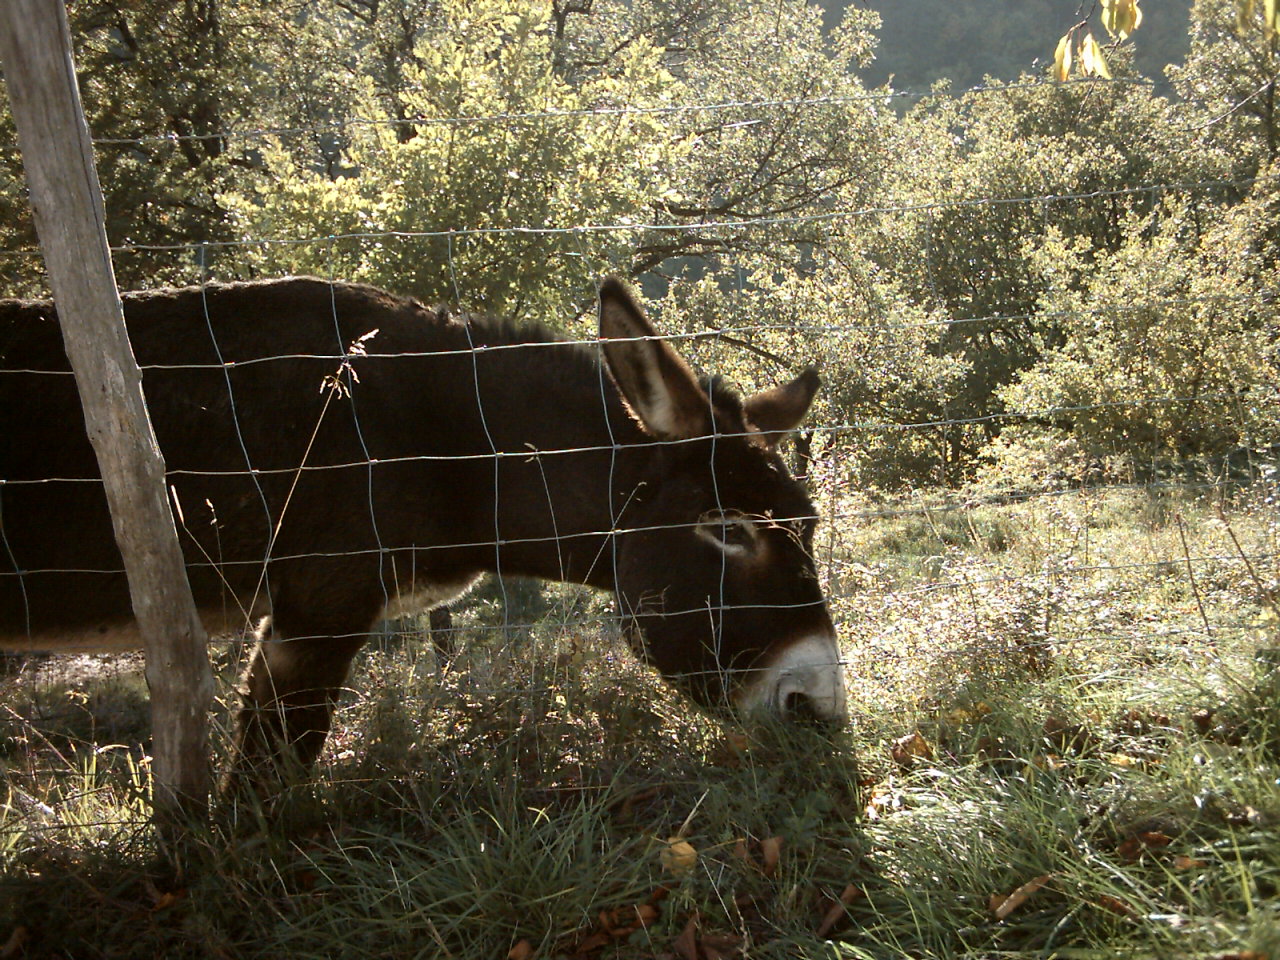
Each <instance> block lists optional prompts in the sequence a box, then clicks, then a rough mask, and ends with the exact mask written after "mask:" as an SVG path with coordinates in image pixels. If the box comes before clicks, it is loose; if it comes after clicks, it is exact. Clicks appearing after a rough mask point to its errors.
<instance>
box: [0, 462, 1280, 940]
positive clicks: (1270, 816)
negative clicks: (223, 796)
mask: <svg viewBox="0 0 1280 960" xmlns="http://www.w3.org/2000/svg"><path fill="white" fill-rule="evenodd" d="M1274 497H1275V495H1274V491H1273V490H1269V489H1267V488H1264V487H1262V486H1260V485H1258V486H1254V487H1249V488H1228V487H1223V486H1219V485H1206V486H1204V487H1202V488H1195V489H1190V490H1188V489H1186V488H1185V487H1182V488H1177V489H1161V488H1153V487H1146V488H1141V489H1129V488H1123V489H1118V488H1111V489H1107V490H1094V491H1081V490H1076V491H1060V492H1055V493H1053V494H1049V495H1041V496H1037V497H1033V498H1030V499H1017V498H1008V497H1003V498H1002V497H998V496H994V495H987V494H985V493H981V492H966V493H965V494H964V495H963V496H960V497H957V496H956V495H951V496H948V497H942V496H937V497H923V496H922V497H911V498H898V499H894V500H881V501H877V502H872V501H870V500H866V499H859V500H853V499H843V500H840V501H839V502H837V503H835V504H828V510H827V515H828V516H829V517H831V519H830V520H829V521H828V523H827V525H826V527H825V528H824V529H825V531H826V538H825V539H824V540H823V542H822V543H821V544H820V549H819V558H818V559H819V565H820V568H821V573H822V576H823V577H824V578H825V580H826V582H827V584H828V588H829V594H830V596H831V599H832V608H833V614H834V616H835V619H836V621H837V624H838V626H839V628H840V631H841V637H842V643H843V650H844V653H845V656H846V657H847V660H848V678H849V683H850V704H851V710H852V714H853V721H852V723H851V724H850V726H849V727H848V728H847V729H845V730H843V731H840V732H839V733H837V734H835V735H831V734H825V733H822V732H819V731H812V730H804V729H800V730H794V729H775V728H769V727H751V728H739V727H734V726H728V725H722V724H719V723H716V722H714V721H712V720H710V719H708V718H706V717H704V716H702V715H700V714H698V713H696V712H695V711H693V710H691V709H690V708H689V707H688V706H687V704H685V703H684V702H683V701H682V700H681V699H680V698H679V697H678V695H676V694H675V693H673V692H672V691H670V690H669V689H668V688H666V687H665V686H664V685H663V684H662V683H661V682H660V681H658V680H657V679H656V678H654V677H653V676H652V675H650V674H649V673H648V672H647V671H645V670H644V669H642V668H640V667H639V666H637V665H636V664H635V663H634V661H633V660H632V659H631V657H630V656H629V654H627V653H626V651H625V649H624V646H623V645H622V644H621V643H620V642H619V641H618V640H617V639H616V637H614V636H613V633H612V631H611V629H609V628H608V627H607V626H601V623H602V620H603V618H605V615H606V614H607V613H608V605H607V602H606V600H605V599H604V598H598V597H594V596H592V595H590V594H586V593H583V592H580V591H576V590H570V589H566V588H548V589H537V588H533V587H530V586H528V585H524V586H521V587H520V588H518V589H512V590H509V591H508V595H509V596H508V605H507V606H506V607H502V606H501V605H500V604H499V603H498V602H497V600H496V595H497V594H496V591H490V592H485V591H483V590H482V591H480V592H478V593H477V594H476V595H475V596H474V597H473V599H472V601H471V604H470V606H469V607H468V608H467V609H466V610H463V611H459V613H458V614H457V615H456V616H455V624H456V626H457V628H458V630H459V640H460V643H459V647H460V653H459V655H458V657H457V658H456V660H455V661H454V662H453V663H451V664H448V665H444V664H441V663H438V662H437V660H436V658H435V655H434V653H433V652H432V650H431V648H430V645H429V644H422V643H419V642H415V641H414V640H413V638H412V637H410V638H408V639H403V638H400V637H397V636H388V637H387V638H386V639H385V640H384V641H383V642H382V643H380V644H379V646H380V647H381V648H382V649H381V650H378V651H373V652H372V653H371V654H370V655H369V656H366V657H363V658H362V659H361V661H360V666H359V670H358V675H357V676H355V677H354V678H353V680H352V684H351V685H352V692H351V694H350V695H349V697H348V699H347V701H346V703H345V704H344V707H343V709H342V710H341V712H340V714H339V717H338V722H337V726H336V729H335V733H334V736H333V737H332V739H331V742H330V744H329V746H328V749H327V752H326V754H325V757H324V759H323V761H322V763H321V765H320V767H319V769H318V771H317V776H316V778H315V780H314V781H312V782H309V783H306V784H299V785H297V786H296V787H294V788H292V789H290V790H289V791H287V792H286V793H285V794H284V796H283V797H282V798H280V799H279V800H278V801H277V802H276V804H275V806H274V807H272V808H271V809H269V810H263V809H262V808H261V807H254V806H247V805H245V806H239V807H227V806H223V807H221V808H220V809H219V810H218V811H217V812H216V815H215V817H214V819H213V820H212V821H211V823H210V824H207V825H202V826H200V827H199V828H197V829H195V830H194V831H193V833H192V834H191V843H190V845H189V847H188V849H187V851H186V854H185V860H184V862H183V866H184V871H183V872H182V874H181V875H180V876H176V875H175V874H174V872H173V870H172V868H171V867H169V866H167V865H166V864H165V862H164V861H163V860H162V859H160V858H159V857H158V847H157V844H156V838H155V836H154V834H153V832H152V830H151V828H150V827H149V826H148V824H147V821H146V803H145V796H146V790H147V786H148V780H147V760H146V736H147V734H146V697H145V685H144V683H143V682H142V679H141V674H140V661H139V660H138V659H137V658H132V659H129V660H124V661H120V660H112V661H100V660H92V659H89V658H71V659H68V660H44V661H38V662H34V663H32V662H28V663H26V664H24V665H23V666H22V668H21V670H18V671H16V672H13V671H11V672H10V673H9V674H8V675H7V676H6V677H5V678H4V679H3V680H0V688H2V689H0V694H2V695H3V701H2V702H3V703H4V704H5V707H4V709H5V720H4V722H3V725H2V726H0V764H3V766H4V768H5V769H6V773H7V794H6V795H5V798H4V801H5V802H4V805H3V806H0V890H2V891H3V895H0V958H7V957H20V956H27V957H45V956H50V957H53V956H57V957H64V956H66V957H77V958H79V957H130V956H138V957H154V956H159V955H164V956H167V957H280V956H290V957H303V958H305V957H309V956H317V957H319V956H325V957H344V956H353V957H354V956H360V957H370V956H374V957H466V958H471V957H503V956H509V957H513V958H517V960H520V958H534V957H537V958H542V957H546V958H551V957H571V958H598V957H635V958H639V957H674V958H680V960H711V958H714V957H732V956H750V957H753V958H755V957H779V958H782V957H788V958H792V957H823V958H837V957H848V958H855V957H856V958H881V957H904V958H905V957H911V958H923V957H940V958H941V957H967V958H975V960H976V958H986V957H994V956H999V957H1028V958H1029V957H1062V958H1086V957H1098V958H1102V957H1116V956H1133V957H1153V958H1154V957H1169V956H1184V957H1204V958H1216V960H1227V958H1230V957H1234V958H1237V960H1239V958H1252V960H1259V958H1264V957H1270V958H1277V957H1280V899H1278V896H1277V895H1278V893H1280V720H1278V719H1277V711H1278V706H1280V677H1278V676H1277V674H1276V672H1275V671H1276V669H1277V659H1276V655H1275V654H1274V653H1273V652H1271V651H1273V650H1274V649H1275V648H1280V638H1278V637H1277V624H1280V616H1278V615H1277V609H1276V603H1277V594H1276V584H1277V581H1278V579H1280V576H1278V575H1280V566H1278V561H1277V556H1278V555H1280V550H1278V549H1277V547H1278V541H1280V511H1277V510H1276V502H1275V498H1274ZM504 621H505V622H506V623H507V624H508V627H507V628H506V629H504V628H503V626H502V625H503V623H504ZM512 624H515V625H516V626H511V625H512ZM530 624H532V625H530ZM412 626H413V625H412V624H408V625H404V624H402V625H401V627H402V628H404V627H408V628H412ZM410 632H412V631H411V630H410ZM237 653H238V651H237V650H235V649H233V648H232V647H230V646H225V645H224V646H220V647H219V648H218V649H217V660H218V665H219V667H220V675H221V676H222V678H223V680H222V685H221V688H220V689H221V691H222V693H223V694H224V696H225V695H226V694H228V693H229V690H230V679H231V678H232V677H233V676H234V664H233V661H235V660H236V659H237V657H236V654H237ZM223 717H224V713H223V712H221V711H219V712H218V713H217V715H216V716H215V717H214V722H215V731H218V733H217V735H216V736H215V742H216V743H217V744H219V745H220V746H219V749H224V745H225V735H224V733H222V731H225V723H224V722H223V719H222V718H223ZM217 762H221V761H220V759H219V760H218V761H217ZM6 939H7V940H8V942H7V943H5V940H6Z"/></svg>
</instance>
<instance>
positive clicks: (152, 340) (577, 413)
mask: <svg viewBox="0 0 1280 960" xmlns="http://www.w3.org/2000/svg"><path fill="white" fill-rule="evenodd" d="M610 291H611V292H612V295H614V296H616V297H618V298H620V299H619V300H618V302H619V303H620V304H621V307H620V309H624V310H625V309H627V304H626V302H625V301H626V298H627V294H626V293H625V291H622V290H621V288H620V287H617V288H608V287H606V292H610ZM124 302H125V313H126V316H127V319H128V324H129V331H130V337H131V340H132V343H133V347H134V351H135V354H136V356H137V359H138V362H139V364H140V365H141V366H142V368H143V370H144V389H145V392H146V395H147V402H148V408H149V410H150V414H151V418H152V422H153V424H154V427H155V431H156V435H157V438H158V440H159V443H160V448H161V451H162V453H163V455H164V458H165V461H166V468H167V471H168V480H169V483H170V484H171V486H172V488H173V492H174V494H175V499H176V502H177V503H178V504H179V505H180V507H181V515H182V521H181V523H180V529H179V536H180V539H181V540H182V543H183V548H184V550H185V552H186V557H187V562H188V574H189V577H190V580H191V586H192V590H193V592H194V594H195V596H196V602H197V605H198V606H199V607H200V608H201V610H202V611H203V612H205V614H206V617H207V619H211V618H213V614H214V613H217V612H221V613H223V614H225V617H224V618H222V619H224V620H225V622H227V623H229V624H232V625H234V624H236V623H237V622H238V623H241V624H243V623H246V622H248V619H249V615H250V613H251V609H250V608H253V611H252V612H255V613H256V611H259V610H260V611H262V612H269V613H270V617H271V621H270V623H271V626H270V633H269V634H268V637H269V638H270V639H268V640H267V641H266V642H264V643H263V644H261V645H260V649H259V650H258V651H257V652H256V653H255V656H254V659H253V661H252V663H251V665H250V667H249V670H248V672H247V673H246V678H245V685H246V691H245V693H246V698H247V710H246V713H245V716H244V718H243V722H242V729H241V740H242V746H243V748H244V750H245V751H246V752H247V753H248V754H250V755H254V756H256V755H259V754H262V753H272V752H274V750H275V747H274V746H272V744H275V743H277V742H278V740H279V737H280V736H281V735H282V734H283V736H284V739H285V740H286V741H288V742H290V743H292V744H293V749H294V752H295V753H296V754H297V755H298V756H299V757H300V758H301V759H302V760H304V761H309V760H311V759H312V758H314V756H315V755H316V754H317V753H318V751H319V749H320V747H321V745H322V743H323V740H324V736H325V732H326V731H327V729H328V723H329V713H330V710H331V707H332V703H333V701H334V699H335V698H336V696H337V693H338V691H339V689H340V688H341V686H342V684H343V683H344V682H345V678H346V673H347V668H348V664H349V662H350V659H351V657H352V656H353V655H354V653H355V652H356V650H357V649H358V648H359V647H360V646H361V644H362V643H363V642H364V641H365V639H366V638H367V634H368V632H369V630H370V628H371V626H372V624H373V623H374V622H375V620H376V619H377V618H378V617H379V615H380V614H381V612H382V611H383V609H384V606H385V605H386V604H387V602H388V600H389V599H394V598H395V597H396V596H398V595H401V594H405V595H408V594H413V593H415V592H417V591H421V590H423V589H424V588H429V587H432V586H433V585H442V586H443V588H444V591H443V592H446V593H447V592H448V591H450V590H452V591H456V590H457V589H458V587H460V586H461V585H462V584H464V583H466V582H467V581H468V580H470V579H471V578H473V577H475V576H476V575H479V574H481V573H483V572H486V571H500V572H501V573H503V574H521V575H526V576H535V577H542V578H547V579H552V580H566V581H573V582H578V583H585V584H590V585H592V586H595V587H599V588H602V589H614V590H617V591H618V594H619V597H620V600H621V603H622V605H623V608H624V610H626V611H627V612H628V613H630V614H631V615H632V616H634V617H635V618H636V622H637V623H638V624H639V626H640V627H641V628H642V636H643V640H642V642H641V644H640V647H641V652H642V653H643V655H645V656H646V657H648V658H649V659H650V660H651V661H652V662H653V663H654V664H655V665H656V666H657V667H659V669H661V670H662V672H663V673H665V674H666V675H668V676H671V677H674V678H677V679H678V680H679V681H680V682H681V683H683V684H684V685H685V686H686V687H687V688H688V689H689V691H690V692H691V693H692V695H693V696H695V697H696V698H697V699H698V700H699V701H701V702H702V703H704V704H707V705H708V706H713V707H714V706H717V705H719V704H720V703H722V702H723V701H724V699H725V696H726V687H725V683H724V676H725V674H724V672H723V671H724V670H725V669H726V668H728V669H734V668H753V667H755V666H758V665H759V664H760V663H762V662H764V661H765V660H767V659H768V658H769V657H770V656H773V655H774V654H775V653H776V651H777V650H778V649H779V648H780V645H785V643H786V642H787V641H788V638H793V637H796V636H799V635H801V634H803V633H805V632H806V631H807V632H813V631H815V630H828V631H829V630H830V621H829V620H828V619H827V614H826V611H825V607H824V604H823V599H822V596H821V593H820V591H819V588H818V584H817V581H816V578H815V576H814V572H813V565H812V562H811V560H810V558H809V555H808V548H809V540H810V536H811V531H812V527H813V520H812V514H813V510H812V507H811V505H810V503H809V501H808V499H807V498H806V497H805V495H804V493H803V491H802V490H801V489H800V487H799V486H798V485H797V484H796V483H795V482H794V481H793V480H792V479H791V477H790V476H789V474H788V473H787V471H786V470H785V468H784V467H783V464H782V462H781V460H780V459H779V458H778V457H777V456H776V454H775V453H773V452H772V450H771V448H770V446H769V444H768V443H766V442H764V441H765V439H766V438H764V437H763V436H762V435H761V434H758V433H756V432H755V431H754V430H753V428H752V427H751V426H750V424H749V423H748V421H747V419H746V417H747V415H748V414H746V413H744V407H743V405H742V403H741V402H739V401H737V400H736V399H735V398H732V397H729V396H728V395H724V397H722V398H721V399H719V400H717V402H715V403H714V404H709V403H708V401H707V399H706V394H701V397H702V399H701V400H697V399H696V398H694V400H693V401H692V405H691V406H690V407H689V409H690V410H691V411H693V413H691V414H689V415H690V416H694V415H696V413H697V409H698V406H697V405H698V404H699V403H700V404H702V405H703V406H704V407H710V406H714V415H713V419H714V426H715V430H714V434H715V435H714V436H712V435H707V434H709V433H710V431H708V430H702V431H701V433H702V434H703V435H701V436H694V437H686V438H683V439H682V440H681V441H680V442H676V443H671V444H664V443H660V442H658V441H657V439H656V438H655V436H654V435H653V433H654V431H653V430H652V429H647V428H646V427H643V426H642V425H641V424H640V423H639V422H637V418H636V416H633V413H632V410H630V409H629V408H628V405H627V404H626V403H624V402H623V400H622V398H621V397H620V396H619V393H618V389H617V387H615V385H614V381H613V380H612V379H611V377H610V376H609V375H608V374H607V373H606V372H605V370H604V369H603V368H602V367H601V365H600V363H599V360H598V352H597V351H596V350H594V349H589V348H584V347H581V346H575V345H572V344H566V343H561V342H558V341H556V340H555V339H554V338H553V337H551V336H550V335H548V334H547V333H546V332H544V331H542V330H540V329H536V328H534V329H514V328H512V327H510V326H509V325H503V324H498V323H492V322H488V321H484V320H478V319H465V318H453V317H449V316H447V315H445V314H442V313H439V312H436V311H433V310H430V309H428V308H426V307H424V306H423V305H421V304H419V303H417V302H415V301H412V300H408V299H403V298H399V297H396V296H392V295H390V294H387V293H385V292H382V291H379V290H376V289H373V288H371V287H366V286H357V285H350V284H330V283H327V282H323V281H319V280H313V279H286V280H278V281H268V282H259V283H239V284H225V285H217V284H215V285H209V286H205V287H198V288H188V289H182V290H163V291H156V292H150V293H135V294H128V295H126V297H125V301H124ZM636 310H637V313H638V308H636ZM640 316H641V322H642V320H643V318H642V315H640ZM375 330H376V331H377V333H376V334H374V335H373V336H371V337H367V335H368V334H370V333H371V332H372V331H375ZM362 338H364V339H362ZM354 344H359V345H360V348H362V349H363V350H364V351H366V352H367V354H368V355H367V356H365V355H362V354H361V353H360V348H357V349H355V350H353V349H352V347H353V345H354ZM672 355H673V356H674V354H672ZM666 356H667V355H666V354H663V357H664V358H665V357H666ZM610 362H611V363H615V360H614V359H613V357H612V356H611V358H610ZM667 362H668V361H667V360H666V359H664V360H663V363H664V364H666V363H667ZM676 362H678V361H676ZM67 370H68V365H67V361H66V358H65V356H64V354H63V349H62V343H61V338H60V335H59V331H58V327H57V321H56V317H55V314H54V311H53V308H52V306H51V305H50V304H48V303H20V302H15V301H8V302H3V303H0V481H2V482H0V533H2V537H0V647H3V646H6V645H9V646H17V647H22V646H24V645H25V646H32V645H51V646H55V647H56V646H60V645H63V644H62V642H61V641H58V640H57V639H56V638H58V637H72V638H75V642H79V643H85V644H87V643H88V642H89V641H91V640H92V638H93V637H94V636H95V635H101V636H102V637H104V638H105V637H109V636H110V635H111V634H112V632H113V631H114V630H115V629H116V628H117V626H118V625H120V624H122V623H126V622H128V621H129V620H130V617H131V614H130V603H129V595H128V590H127V585H126V581H125V577H124V574H123V572H122V570H121V560H120V556H119V553H118V552H117V550H116V547H115V543H114V539H113V535H112V530H111V524H110V518H109V516H108V513H107V507H106V501H105V497H104V495H103V491H102V487H101V482H100V481H99V480H98V479H97V477H98V471H97V464H96V461H95V459H94V456H93V453H92V450H91V448H90V446H89V443H88V441H87V439H86V437H85V433H84V423H83V418H82V416H81V411H80V401H79V398H78V395H77V393H76V388H75V383H74V379H73V378H72V377H71V376H70V375H68V374H67V373H65V371H67ZM624 386H625V384H624ZM639 389H640V390H641V391H643V390H644V389H648V388H647V387H644V386H642V387H640V388H639ZM682 389H683V388H682ZM686 393H688V391H687V390H686ZM715 395H717V396H719V392H718V391H717V392H716V394H715ZM808 395H809V396H811V395H812V388H811V387H810V389H809V390H808ZM689 396H690V397H692V396H693V395H692V394H691V393H690V394H689ZM633 400H635V402H634V403H633V404H632V406H633V407H636V406H643V402H644V397H643V396H639V395H637V397H634V398H633ZM749 405H750V401H748V408H749ZM804 405H805V406H807V397H806V398H805V400H804ZM760 418H761V419H762V420H763V419H765V416H764V414H763V412H762V413H761V417H760ZM771 426H772V425H771ZM495 450H496V451H498V456H497V458H496V460H495V457H494V451H495ZM562 451H569V452H562ZM300 467H301V469H299V468H300ZM250 468H252V470H253V471H255V472H253V473H250V472H249V470H250ZM45 481H48V482H45ZM721 506H723V507H731V508H732V509H733V510H734V511H739V512H741V513H742V514H744V515H747V516H751V517H756V518H765V517H769V518H772V519H771V520H770V521H769V522H768V523H762V524H761V530H762V534H761V535H762V536H765V537H767V538H768V554H767V556H768V558H769V560H768V563H767V564H763V565H761V564H756V565H755V566H753V567H751V568H750V569H745V568H744V570H743V571H736V570H729V571H728V572H727V573H726V566H725V563H724V560H723V557H722V555H721V552H720V551H719V550H717V549H715V548H714V547H709V546H706V544H704V543H702V542H701V541H699V540H697V539H696V538H694V537H692V536H691V533H690V531H691V529H692V528H693V527H694V525H696V524H698V523H699V521H700V518H703V517H704V516H705V515H706V514H707V513H708V512H709V511H715V510H716V509H718V507H721ZM773 520H776V521H778V522H777V523H773ZM771 524H772V525H771ZM616 530H621V531H630V532H623V533H617V534H615V533H613V532H612V531H616ZM704 539H705V538H704ZM764 555H765V554H763V553H762V554H761V556H764ZM264 561H265V562H264ZM255 597H256V601H255ZM437 599H438V598H437ZM711 621H714V627H713V632H714V642H712V641H710V640H708V639H707V637H708V635H709V634H708V623H709V622H711ZM6 637H8V638H9V640H10V642H9V643H8V644H6V643H5V639H4V638H6ZM50 638H53V642H50ZM264 651H265V652H264ZM281 651H284V652H283V653H282V652H281ZM268 661H270V662H268ZM281 707H286V708H289V711H288V712H287V714H286V717H287V719H285V720H284V721H283V729H281V724H282V721H281V720H280V719H279V718H280V715H281V713H282V711H281V710H280V709H278V708H281Z"/></svg>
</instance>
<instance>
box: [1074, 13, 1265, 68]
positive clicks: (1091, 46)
mask: <svg viewBox="0 0 1280 960" xmlns="http://www.w3.org/2000/svg"><path fill="white" fill-rule="evenodd" d="M1267 2H1268V3H1274V2H1275V0H1267ZM1080 67H1081V69H1083V70H1084V72H1085V75H1086V76H1089V77H1104V78H1106V79H1107V80H1110V79H1111V69H1110V68H1109V67H1108V66H1107V58H1106V57H1104V56H1103V55H1102V47H1100V46H1099V45H1098V41H1097V40H1095V39H1094V38H1093V34H1092V33H1087V34H1085V37H1084V39H1083V40H1081V41H1080Z"/></svg>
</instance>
